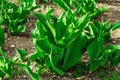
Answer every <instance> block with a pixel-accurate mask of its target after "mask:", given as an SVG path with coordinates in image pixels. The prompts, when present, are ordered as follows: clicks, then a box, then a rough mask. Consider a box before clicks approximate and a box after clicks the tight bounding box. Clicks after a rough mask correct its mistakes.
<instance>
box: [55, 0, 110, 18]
mask: <svg viewBox="0 0 120 80" xmlns="http://www.w3.org/2000/svg"><path fill="white" fill-rule="evenodd" d="M96 2H97V1H96V0H53V3H55V4H56V5H58V6H59V7H60V8H61V9H62V10H63V11H65V12H66V11H68V10H71V12H74V11H75V12H77V14H78V15H80V16H83V15H84V14H86V13H89V15H90V16H91V17H90V19H94V18H96V17H98V16H99V15H100V14H102V13H104V12H106V11H108V9H107V8H105V7H102V8H97V7H96Z"/></svg>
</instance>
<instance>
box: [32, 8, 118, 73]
mask: <svg viewBox="0 0 120 80" xmlns="http://www.w3.org/2000/svg"><path fill="white" fill-rule="evenodd" d="M52 12H53V10H52V9H48V11H47V12H46V14H40V13H34V15H35V16H36V17H37V18H38V20H37V21H36V29H35V30H32V37H33V40H32V41H33V43H34V45H35V48H36V53H34V54H33V55H34V59H36V58H40V61H41V63H42V62H44V63H45V64H46V65H47V66H48V68H50V69H51V68H52V69H53V71H55V72H56V73H58V74H59V75H63V74H64V71H66V70H69V69H70V68H72V67H73V66H74V65H76V64H77V63H78V62H79V61H80V60H81V57H82V56H83V53H84V52H85V51H87V53H88V57H89V58H90V71H91V72H93V71H95V70H96V69H97V68H98V67H99V66H102V67H105V66H106V65H107V63H108V62H109V61H111V65H112V66H113V65H116V64H118V63H119V60H118V58H119V51H120V48H119V46H115V45H109V46H104V42H105V41H107V40H111V35H110V31H114V30H116V29H117V28H119V27H120V22H117V23H115V24H111V23H110V22H104V21H102V22H97V21H95V20H93V21H90V20H91V14H90V13H86V14H85V15H83V16H81V17H78V15H77V12H71V10H68V11H67V12H63V13H62V14H61V16H59V17H58V18H57V17H56V16H54V15H53V14H52ZM94 50H95V51H94ZM115 52H116V53H115ZM35 55H38V56H35ZM111 56H112V57H111ZM115 61H116V62H115Z"/></svg>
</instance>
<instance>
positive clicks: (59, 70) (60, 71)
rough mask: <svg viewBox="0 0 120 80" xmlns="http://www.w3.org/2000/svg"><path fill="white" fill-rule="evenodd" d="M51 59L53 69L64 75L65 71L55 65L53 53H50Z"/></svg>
mask: <svg viewBox="0 0 120 80" xmlns="http://www.w3.org/2000/svg"><path fill="white" fill-rule="evenodd" d="M49 59H50V63H51V66H52V68H53V70H55V71H56V72H57V73H58V74H59V75H64V72H63V71H62V70H61V69H59V68H57V67H56V66H55V65H54V61H53V59H52V55H51V54H50V55H49Z"/></svg>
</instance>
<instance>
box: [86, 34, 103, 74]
mask: <svg viewBox="0 0 120 80" xmlns="http://www.w3.org/2000/svg"><path fill="white" fill-rule="evenodd" d="M103 48H104V44H103V36H102V34H101V33H100V35H99V36H98V37H97V38H95V39H94V40H93V41H92V42H91V43H90V44H89V45H88V47H87V52H88V56H89V57H90V71H92V72H93V71H94V70H96V69H97V68H98V67H99V65H100V63H99V61H100V56H101V55H102V51H103Z"/></svg>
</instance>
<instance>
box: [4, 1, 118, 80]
mask: <svg viewBox="0 0 120 80" xmlns="http://www.w3.org/2000/svg"><path fill="white" fill-rule="evenodd" d="M111 3H112V4H110V3H109V2H100V3H98V4H97V5H98V7H101V6H105V7H107V8H108V9H109V11H108V12H105V13H104V14H102V15H101V16H99V17H98V18H97V20H99V21H101V20H102V18H103V19H104V20H109V21H110V22H112V23H113V22H116V21H118V20H120V15H119V14H120V6H119V5H120V3H119V2H115V3H113V2H111ZM47 6H52V8H54V9H55V11H54V14H55V15H56V16H58V15H59V14H60V13H61V10H60V9H59V8H58V7H56V6H55V5H53V4H51V3H50V4H48V5H45V7H43V8H42V13H45V9H46V7H47ZM35 21H36V19H35V18H33V17H31V16H29V18H28V20H27V23H26V26H27V31H26V32H24V33H20V34H19V35H16V36H12V35H11V34H10V33H9V32H8V31H7V30H6V29H5V36H6V41H5V44H4V46H3V49H4V51H5V52H6V53H7V55H8V57H9V58H11V57H13V56H16V55H17V54H16V52H15V49H26V51H27V54H30V53H33V52H34V51H35V49H34V46H33V44H32V42H31V30H32V29H34V28H35V24H34V23H35ZM111 33H112V41H110V42H107V43H108V44H115V45H120V29H118V30H116V31H115V32H111ZM84 59H86V58H84ZM16 72H17V71H16ZM114 73H115V75H113V74H114ZM20 74H21V75H17V73H14V75H13V80H31V79H30V77H29V76H28V75H27V74H26V73H25V72H23V71H21V72H20ZM75 76H76V72H75V70H74V69H72V70H70V71H68V72H66V73H65V75H64V76H58V75H56V74H54V73H52V72H46V73H44V74H43V75H42V76H41V80H75V79H80V80H102V79H103V78H108V79H109V78H110V79H111V78H113V77H114V76H115V77H119V78H120V65H117V66H115V68H113V69H98V70H97V71H95V72H94V73H89V74H85V75H82V76H80V77H77V78H75Z"/></svg>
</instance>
